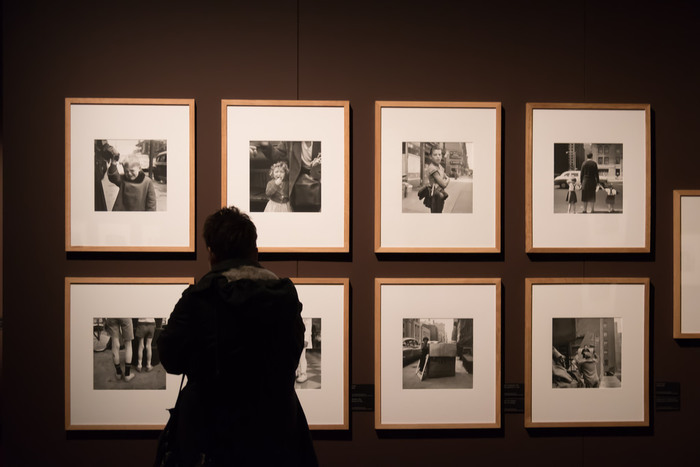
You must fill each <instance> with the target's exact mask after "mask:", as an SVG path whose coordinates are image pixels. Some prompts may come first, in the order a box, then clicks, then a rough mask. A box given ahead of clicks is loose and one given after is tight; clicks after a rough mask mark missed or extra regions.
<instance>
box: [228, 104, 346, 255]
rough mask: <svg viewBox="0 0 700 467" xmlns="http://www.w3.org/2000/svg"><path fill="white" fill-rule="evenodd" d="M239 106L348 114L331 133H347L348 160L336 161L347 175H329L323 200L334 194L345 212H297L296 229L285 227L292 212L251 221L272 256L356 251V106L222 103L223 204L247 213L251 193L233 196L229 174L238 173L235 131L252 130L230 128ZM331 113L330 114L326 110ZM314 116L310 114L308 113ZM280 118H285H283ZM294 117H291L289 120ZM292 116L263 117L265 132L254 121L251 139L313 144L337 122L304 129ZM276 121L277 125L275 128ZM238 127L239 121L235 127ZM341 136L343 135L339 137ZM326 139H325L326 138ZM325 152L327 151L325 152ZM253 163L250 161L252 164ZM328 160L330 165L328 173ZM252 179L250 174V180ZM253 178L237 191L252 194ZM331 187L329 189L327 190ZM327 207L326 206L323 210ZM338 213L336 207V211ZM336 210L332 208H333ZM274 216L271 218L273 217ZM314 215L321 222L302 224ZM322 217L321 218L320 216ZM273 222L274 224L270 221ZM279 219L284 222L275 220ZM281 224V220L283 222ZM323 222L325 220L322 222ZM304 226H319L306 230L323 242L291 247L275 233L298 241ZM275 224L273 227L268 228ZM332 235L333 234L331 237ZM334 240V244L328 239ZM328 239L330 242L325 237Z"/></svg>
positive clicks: (264, 249) (308, 240)
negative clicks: (352, 136)
mask: <svg viewBox="0 0 700 467" xmlns="http://www.w3.org/2000/svg"><path fill="white" fill-rule="evenodd" d="M236 107H241V108H243V107H247V108H256V107H257V108H260V109H258V110H264V109H269V110H274V108H275V107H277V108H280V110H281V111H283V112H284V111H294V109H296V111H298V112H304V111H307V110H310V111H313V109H317V112H316V113H317V114H318V115H319V116H322V114H321V112H324V111H328V110H329V109H330V110H332V109H339V110H341V111H342V124H341V125H342V127H339V126H336V127H333V128H331V130H332V132H333V133H334V135H333V136H335V134H336V133H337V132H342V138H343V142H342V152H343V159H342V162H334V163H335V164H336V167H337V170H336V171H335V172H341V171H342V174H339V173H336V175H337V176H336V177H335V178H332V179H331V180H326V178H327V177H325V176H324V181H323V187H324V188H323V189H322V190H321V191H322V195H321V196H322V199H326V195H325V193H327V192H328V193H332V194H333V199H335V200H337V203H336V204H342V206H338V207H337V210H338V211H341V212H331V213H327V212H326V213H324V212H323V209H324V208H323V207H322V208H321V209H322V212H321V213H294V214H293V216H295V220H296V222H294V223H293V225H292V224H291V223H290V222H286V224H285V222H284V220H288V219H290V217H289V216H288V215H286V214H287V213H275V214H278V215H277V216H275V217H272V218H271V217H264V216H262V214H264V213H259V212H254V213H250V216H251V218H253V220H254V221H255V224H256V226H257V227H258V250H259V251H260V252H271V253H282V252H298V253H321V252H325V253H347V252H349V251H350V203H349V200H350V102H349V101H340V100H241V99H224V100H222V101H221V122H222V123H221V205H222V206H227V205H230V204H235V205H237V206H238V207H239V208H240V209H241V210H244V211H247V210H248V209H247V208H248V206H249V201H250V196H249V191H248V192H247V193H245V194H243V193H242V192H241V193H238V192H232V190H231V189H230V188H231V187H230V186H229V185H230V184H231V183H233V182H230V181H229V171H230V170H231V169H232V164H231V161H230V160H229V159H230V158H231V157H235V155H230V154H229V149H230V144H232V141H231V139H232V138H230V136H229V134H230V133H229V132H230V131H235V130H236V129H237V130H239V131H248V129H244V130H240V129H238V128H236V129H233V128H231V129H230V128H229V124H231V121H230V119H229V112H228V111H229V109H234V108H236ZM324 109H325V110H324ZM307 115H308V114H307ZM277 117H279V118H277ZM287 117H288V115H287ZM284 118H286V117H280V116H276V118H274V119H271V118H261V119H260V123H259V125H260V127H254V125H255V124H256V123H258V121H257V120H255V121H252V120H251V121H248V122H247V123H249V124H250V126H251V127H253V129H252V131H253V132H254V133H255V134H254V135H252V134H251V135H250V138H248V139H249V141H250V140H252V139H251V138H257V139H259V140H268V141H299V140H302V138H304V136H302V133H303V134H304V135H305V136H306V137H307V138H309V139H307V141H309V140H314V141H318V140H322V139H325V138H326V137H328V134H325V135H321V133H320V132H322V131H324V128H321V126H331V125H332V124H334V123H335V121H334V120H330V119H325V120H323V122H317V123H320V124H319V125H315V124H314V125H313V126H314V128H308V125H307V127H304V124H305V123H306V122H305V121H304V120H303V119H302V118H299V117H292V118H288V119H287V120H284ZM272 120H275V122H274V125H277V126H276V127H274V126H272V125H273V123H268V122H271V121H272ZM264 123H265V124H268V125H269V126H270V127H271V128H262V126H264V125H263V124H264ZM234 124H235V122H234ZM294 125H296V126H299V129H300V131H299V132H298V133H293V132H294V129H293V128H295V127H294ZM285 131H286V132H287V134H294V136H291V137H280V133H281V132H282V133H284V132H285ZM338 134H339V133H338ZM321 136H323V137H324V138H321ZM323 151H324V149H323V148H322V152H323ZM246 164H247V161H246ZM326 164H327V163H326V160H324V169H323V170H324V174H325V173H326V172H325V166H326ZM245 177H247V174H246V175H245ZM248 183H249V182H248V179H246V180H245V182H244V183H239V184H237V188H238V187H240V186H243V185H245V186H243V188H241V190H243V189H245V190H248V188H247V187H248ZM326 187H327V188H326ZM322 206H323V205H322ZM331 208H333V206H331ZM331 211H332V209H331ZM268 214H269V213H268ZM309 214H312V215H314V216H315V217H305V218H304V221H300V219H301V218H300V217H299V216H308V215H309ZM319 215H321V217H319ZM268 219H272V220H270V221H268ZM275 219H278V221H275ZM279 219H281V220H279ZM319 219H320V220H319ZM304 222H310V223H314V222H318V223H319V224H318V225H315V226H314V227H313V228H308V226H307V227H305V228H304V232H305V234H306V235H308V234H309V232H311V231H317V232H318V234H317V235H319V238H317V239H313V238H306V239H305V240H304V241H298V242H297V243H298V244H297V245H294V244H285V240H284V239H279V238H276V236H275V235H276V234H275V232H277V231H280V232H285V234H295V233H296V234H297V236H302V231H301V230H300V231H298V232H297V229H295V228H293V227H294V226H303V224H304ZM268 224H269V225H268ZM329 232H330V233H329ZM331 234H332V235H333V237H332V239H329V238H328V237H329V236H330V235H331ZM324 235H325V236H326V238H324Z"/></svg>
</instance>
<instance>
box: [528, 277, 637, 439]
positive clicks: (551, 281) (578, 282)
mask: <svg viewBox="0 0 700 467" xmlns="http://www.w3.org/2000/svg"><path fill="white" fill-rule="evenodd" d="M542 285H545V286H557V285H564V286H571V285H573V286H577V287H578V286H586V285H594V286H595V285H602V286H623V287H624V286H627V285H632V286H641V287H642V290H643V291H642V292H641V293H642V294H643V297H637V296H634V298H635V299H637V300H638V301H639V302H641V305H640V306H641V307H642V308H643V309H640V310H632V311H631V312H630V314H634V313H638V314H639V316H637V317H636V319H639V320H642V321H643V322H642V323H641V326H638V327H641V335H634V336H630V335H627V334H625V335H627V337H626V338H625V337H623V339H622V345H628V344H627V342H626V341H629V340H630V338H635V337H636V338H637V341H638V342H639V343H640V344H641V346H643V351H642V352H643V353H642V356H641V358H639V361H638V362H637V363H638V368H633V369H632V370H631V371H630V370H628V369H627V368H628V367H629V366H630V358H629V357H630V353H631V351H632V350H636V348H631V347H630V345H631V344H630V345H628V347H627V349H628V352H625V350H624V348H623V350H622V356H621V359H622V360H623V363H622V371H623V374H631V373H632V372H634V371H637V372H638V373H639V374H638V375H637V380H638V383H639V384H641V385H642V386H643V388H639V387H636V388H635V387H634V385H632V386H633V391H632V392H631V393H629V394H628V393H619V397H618V398H617V399H616V400H615V401H612V402H611V401H610V400H608V401H607V403H609V404H612V405H614V403H615V402H617V403H618V406H617V407H621V405H622V404H620V402H621V401H620V400H618V399H622V400H624V399H625V398H627V399H629V400H632V401H635V402H637V403H638V406H637V407H634V408H633V409H632V411H635V414H642V416H641V417H637V418H631V419H628V420H610V419H608V420H605V419H602V418H601V419H599V420H585V421H584V420H575V419H570V420H557V421H536V420H534V421H533V392H534V388H533V342H534V341H535V338H534V337H533V332H534V330H535V327H536V323H534V319H535V318H534V314H535V311H534V310H533V287H535V286H542ZM649 285H650V281H649V279H648V278H562V277H556V278H526V279H525V427H527V428H539V427H621V426H628V427H641V426H649ZM582 290H583V289H582ZM605 292H606V291H605V290H604V289H598V290H597V291H596V293H598V294H599V295H602V293H605ZM638 292H639V291H636V290H632V289H630V290H628V291H627V292H626V293H627V297H628V298H629V297H630V296H633V294H634V293H638ZM591 296H594V294H593V293H592V294H590V295H588V296H587V297H591ZM580 298H581V297H577V296H573V297H571V303H576V304H578V303H579V302H583V301H584V300H582V299H580ZM628 303H629V302H627V303H624V304H625V305H627V304H628ZM582 307H583V308H585V305H582ZM563 308H565V307H564V306H563V305H562V306H560V307H559V308H557V309H558V310H559V309H563ZM588 308H589V309H590V308H594V305H589V306H588ZM586 312H588V314H589V315H595V317H597V318H603V317H608V316H601V315H600V314H599V313H601V312H600V309H590V310H586V309H582V313H584V314H585V313H586ZM558 313H559V314H562V313H560V312H558ZM602 313H605V312H604V311H603V312H602ZM619 313H620V314H623V313H625V311H620V312H619ZM554 317H555V316H552V318H554ZM556 317H557V318H575V317H594V316H572V315H563V316H556ZM610 317H612V316H610ZM623 318H624V317H623ZM545 319H546V318H545ZM624 319H626V320H629V319H631V318H630V317H626V318H624ZM550 321H551V320H550ZM637 324H639V323H637ZM544 327H546V326H544V325H541V326H539V327H538V329H540V328H544ZM630 327H631V326H629V322H627V323H625V321H624V320H623V330H624V329H628V328H630ZM546 331H548V332H549V339H551V336H552V327H551V322H550V323H549V327H547V329H546ZM544 340H546V339H544V338H543V339H537V341H538V342H544ZM547 342H549V345H550V346H551V340H549V341H547ZM626 356H627V357H626ZM635 356H636V355H635ZM550 357H551V351H550ZM632 360H633V363H634V356H633V357H632ZM625 362H627V363H626V364H625ZM543 365H544V362H543ZM550 368H551V364H550ZM549 372H550V379H549V382H548V383H546V385H548V387H550V388H551V384H552V383H551V369H550V370H549ZM627 379H629V376H628V377H627ZM543 384H544V383H543ZM546 385H545V386H546ZM624 388H625V378H623V379H622V386H621V388H619V389H621V390H623V389H624ZM617 390H618V389H606V388H598V389H591V388H587V389H586V388H555V389H554V391H564V392H562V394H567V395H570V396H573V395H575V393H576V392H579V394H581V393H580V391H617ZM599 394H601V397H606V395H605V393H599ZM610 394H611V393H610V392H608V393H607V395H610ZM545 396H546V397H545V398H546V401H547V402H546V404H547V405H549V406H551V407H553V408H554V410H556V411H557V412H558V415H557V416H560V415H561V412H562V411H564V410H567V406H566V405H564V408H561V404H559V402H560V400H559V399H558V398H555V397H554V394H553V393H552V394H545ZM626 396H627V397H626ZM573 403H574V402H572V401H569V402H568V404H573ZM588 407H589V408H590V405H588ZM627 409H628V408H626V407H625V408H623V409H621V410H627ZM563 418H566V417H563Z"/></svg>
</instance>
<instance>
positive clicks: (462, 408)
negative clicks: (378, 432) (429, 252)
mask: <svg viewBox="0 0 700 467" xmlns="http://www.w3.org/2000/svg"><path fill="white" fill-rule="evenodd" d="M399 349H401V352H399ZM500 349H501V280H500V279H380V278H378V279H375V364H374V368H375V373H376V374H375V385H376V386H375V392H376V394H375V428H377V429H414V428H435V429H437V428H498V427H500V424H501V409H500V404H501V401H500V394H501V393H500V387H501V370H500V368H501V364H500V358H501V353H500Z"/></svg>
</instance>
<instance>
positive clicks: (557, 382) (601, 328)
mask: <svg viewBox="0 0 700 467" xmlns="http://www.w3.org/2000/svg"><path fill="white" fill-rule="evenodd" d="M621 386H622V318H553V319H552V387H553V388H619V387H621Z"/></svg>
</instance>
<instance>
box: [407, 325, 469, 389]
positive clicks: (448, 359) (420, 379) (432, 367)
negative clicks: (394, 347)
mask: <svg viewBox="0 0 700 467" xmlns="http://www.w3.org/2000/svg"><path fill="white" fill-rule="evenodd" d="M403 336H404V337H403V339H402V341H403V388H404V389H471V388H473V387H474V381H473V378H474V355H473V342H474V320H473V319H471V318H459V319H457V318H454V319H433V318H428V319H418V318H404V320H403Z"/></svg>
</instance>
